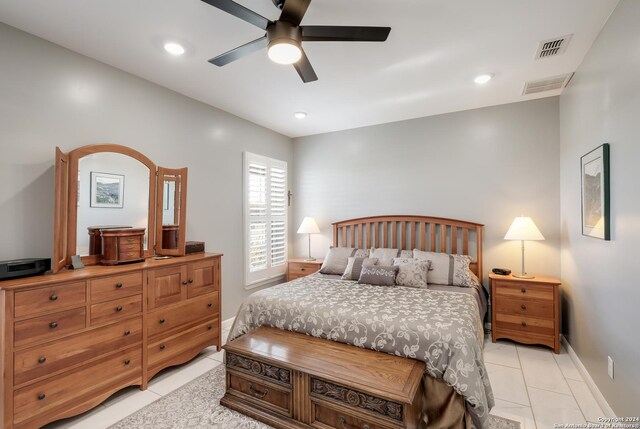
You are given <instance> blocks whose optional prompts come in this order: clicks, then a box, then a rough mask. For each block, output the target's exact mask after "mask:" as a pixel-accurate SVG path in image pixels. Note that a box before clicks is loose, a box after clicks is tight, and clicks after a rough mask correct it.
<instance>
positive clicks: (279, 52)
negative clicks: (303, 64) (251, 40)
mask: <svg viewBox="0 0 640 429" xmlns="http://www.w3.org/2000/svg"><path fill="white" fill-rule="evenodd" d="M267 53H268V55H269V58H270V59H271V61H273V62H274V63H278V64H293V63H295V62H296V61H298V60H299V59H300V58H301V57H302V50H301V49H300V47H299V46H297V45H296V44H295V43H292V41H282V40H279V41H277V42H274V43H270V44H269V50H268V52H267Z"/></svg>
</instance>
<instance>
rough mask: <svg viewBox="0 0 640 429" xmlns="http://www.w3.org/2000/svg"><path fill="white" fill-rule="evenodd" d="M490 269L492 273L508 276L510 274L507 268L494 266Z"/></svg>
mask: <svg viewBox="0 0 640 429" xmlns="http://www.w3.org/2000/svg"><path fill="white" fill-rule="evenodd" d="M491 271H493V274H500V275H501V276H508V275H509V274H511V270H510V269H508V268H494V269H493V270H491Z"/></svg>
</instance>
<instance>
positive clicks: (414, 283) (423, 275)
mask: <svg viewBox="0 0 640 429" xmlns="http://www.w3.org/2000/svg"><path fill="white" fill-rule="evenodd" d="M393 265H394V266H397V267H398V274H397V275H396V284H397V285H400V286H409V287H427V271H429V267H430V266H431V261H428V260H422V259H413V258H394V260H393Z"/></svg>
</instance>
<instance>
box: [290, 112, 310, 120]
mask: <svg viewBox="0 0 640 429" xmlns="http://www.w3.org/2000/svg"><path fill="white" fill-rule="evenodd" d="M293 116H295V117H296V119H304V118H306V117H307V112H296V113H294V114H293Z"/></svg>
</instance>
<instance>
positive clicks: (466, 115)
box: [292, 97, 560, 285]
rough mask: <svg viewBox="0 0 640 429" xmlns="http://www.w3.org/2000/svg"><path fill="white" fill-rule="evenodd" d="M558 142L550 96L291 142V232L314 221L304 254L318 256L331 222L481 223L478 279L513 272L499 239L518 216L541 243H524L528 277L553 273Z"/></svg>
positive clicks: (514, 245)
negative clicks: (408, 218) (374, 218)
mask: <svg viewBox="0 0 640 429" xmlns="http://www.w3.org/2000/svg"><path fill="white" fill-rule="evenodd" d="M354 114H356V113H354ZM558 139H559V129H558V98H557V97H554V98H546V99H541V100H536V101H528V102H523V103H516V104H509V105H503V106H497V107H489V108H483V109H477V110H470V111H465V112H459V113H451V114H446V115H440V116H432V117H427V118H421V119H413V120H409V121H403V122H396V123H390V124H384V125H377V126H371V127H365V128H359V129H354V130H348V131H340V132H335V133H328V134H320V135H316V136H310V137H302V138H298V139H295V140H294V142H295V145H294V168H295V175H294V191H293V194H294V196H293V207H294V211H295V216H294V225H292V227H294V228H296V229H297V226H298V225H299V224H300V222H301V221H302V218H303V217H304V216H313V217H315V218H316V220H317V222H318V225H319V227H320V229H321V230H322V234H321V235H320V236H312V253H313V254H314V255H315V256H323V255H324V254H325V253H326V251H327V248H328V247H329V245H330V244H331V222H335V221H338V220H343V219H349V218H353V217H360V216H371V215H388V214H418V215H430V216H442V217H449V218H455V219H462V220H469V221H474V222H479V223H483V224H484V225H485V230H484V231H485V240H484V256H485V265H484V268H485V279H486V276H487V274H488V272H489V271H490V269H491V268H492V267H508V268H511V269H512V270H514V271H517V270H519V267H520V243H519V242H512V241H508V242H506V241H504V240H503V237H504V235H505V233H506V232H507V229H508V228H509V225H510V224H511V222H512V221H513V218H514V217H516V216H519V215H521V214H526V215H529V216H531V217H533V219H534V221H535V222H536V224H537V225H538V227H539V228H540V230H541V232H542V233H543V235H544V236H545V237H546V241H543V242H530V243H527V252H528V253H527V259H526V261H527V271H530V272H532V273H539V274H548V275H559V274H560V263H559V261H560V257H559V246H560V222H559V204H560V202H559V165H558V159H559V142H558ZM292 231H295V229H292ZM292 240H294V241H295V248H294V249H293V250H292V255H296V256H300V255H306V253H307V237H306V235H297V234H294V236H293V237H292ZM485 284H486V285H488V282H486V281H485Z"/></svg>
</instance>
